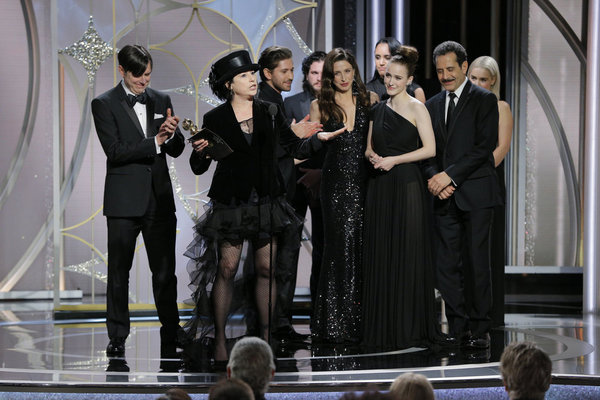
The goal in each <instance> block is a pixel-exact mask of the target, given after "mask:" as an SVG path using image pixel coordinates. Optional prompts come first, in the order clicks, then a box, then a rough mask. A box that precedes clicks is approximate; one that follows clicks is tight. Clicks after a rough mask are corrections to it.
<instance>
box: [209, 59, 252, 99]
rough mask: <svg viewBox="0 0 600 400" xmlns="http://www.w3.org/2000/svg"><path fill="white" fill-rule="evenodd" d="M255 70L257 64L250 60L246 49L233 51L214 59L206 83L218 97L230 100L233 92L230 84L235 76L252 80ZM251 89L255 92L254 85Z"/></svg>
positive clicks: (239, 78)
mask: <svg viewBox="0 0 600 400" xmlns="http://www.w3.org/2000/svg"><path fill="white" fill-rule="evenodd" d="M256 70H258V64H254V63H253V62H252V59H251V58H250V53H248V51H247V50H238V51H234V52H232V53H229V54H227V55H226V56H223V57H222V58H220V59H219V60H217V61H215V63H214V64H213V65H212V66H211V68H210V73H209V74H208V85H209V86H210V89H211V90H212V92H213V93H214V95H215V96H217V97H218V98H219V99H221V100H231V98H232V97H233V93H234V90H233V86H232V85H233V84H234V80H236V78H237V79H238V80H240V81H241V80H242V79H246V80H248V79H250V80H252V79H254V72H256ZM245 86H248V85H245ZM253 90H254V94H256V87H255V88H254V89H253ZM254 94H253V95H254Z"/></svg>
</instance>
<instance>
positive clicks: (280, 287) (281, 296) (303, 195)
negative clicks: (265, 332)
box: [276, 184, 324, 328]
mask: <svg viewBox="0 0 600 400" xmlns="http://www.w3.org/2000/svg"><path fill="white" fill-rule="evenodd" d="M291 204H292V207H294V210H295V211H296V213H297V214H298V216H300V217H301V218H302V219H304V218H305V217H306V212H307V210H308V209H309V208H310V215H311V227H312V232H311V242H312V247H313V249H312V259H311V261H312V264H311V271H310V296H311V301H312V304H313V305H314V304H315V301H314V297H315V296H316V293H317V285H318V282H319V275H320V273H321V261H322V259H323V242H324V237H323V213H322V211H321V202H320V201H319V200H318V199H316V200H314V199H313V200H312V201H311V196H310V194H309V193H308V190H307V189H306V187H305V186H304V185H302V184H298V185H297V186H296V190H295V194H294V198H293V199H292V201H291ZM301 237H302V231H300V232H298V237H297V239H296V240H299V241H300V239H301ZM290 240H293V239H290ZM299 257H300V247H298V248H297V250H296V251H295V253H294V254H293V256H292V258H291V259H290V258H289V257H285V256H284V257H282V261H283V260H284V259H288V260H291V262H290V263H289V265H285V264H286V263H285V262H283V265H282V264H279V265H278V267H281V268H283V269H284V271H285V272H284V271H282V272H284V273H282V274H281V281H278V282H277V293H278V296H277V304H278V306H277V309H276V328H281V327H284V326H290V325H291V323H292V306H293V300H294V292H295V289H296V281H297V276H298V259H299Z"/></svg>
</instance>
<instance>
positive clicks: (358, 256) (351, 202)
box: [311, 102, 369, 343]
mask: <svg viewBox="0 0 600 400" xmlns="http://www.w3.org/2000/svg"><path fill="white" fill-rule="evenodd" d="M357 103H358V102H357ZM340 127H342V123H340V122H336V121H332V120H329V121H327V122H326V123H325V124H324V126H323V130H324V131H326V132H332V131H334V130H337V129H339V128H340ZM368 128H369V117H368V109H367V108H366V107H364V106H362V105H360V104H358V105H357V106H356V116H355V120H354V130H352V131H346V132H344V133H342V134H341V135H340V136H338V137H337V138H335V139H333V140H332V141H330V142H328V143H327V149H326V150H327V153H326V155H325V161H324V163H323V172H322V174H323V175H322V181H321V207H322V210H323V223H324V237H325V242H324V250H323V262H322V267H321V274H320V277H319V283H318V291H317V296H316V302H315V303H316V304H315V307H314V311H313V318H312V324H311V331H312V335H313V340H316V341H324V342H332V343H357V342H359V341H360V315H361V311H360V285H361V283H360V282H361V281H360V269H361V262H362V228H363V206H364V197H365V177H366V162H365V149H366V138H367V133H368Z"/></svg>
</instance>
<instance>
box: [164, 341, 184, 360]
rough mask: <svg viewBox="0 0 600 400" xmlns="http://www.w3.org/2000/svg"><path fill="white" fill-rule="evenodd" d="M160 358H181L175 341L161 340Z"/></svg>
mask: <svg viewBox="0 0 600 400" xmlns="http://www.w3.org/2000/svg"><path fill="white" fill-rule="evenodd" d="M160 358H162V359H167V358H171V359H173V358H177V359H180V358H181V353H178V352H177V345H176V344H175V342H168V343H165V342H162V343H161V344H160Z"/></svg>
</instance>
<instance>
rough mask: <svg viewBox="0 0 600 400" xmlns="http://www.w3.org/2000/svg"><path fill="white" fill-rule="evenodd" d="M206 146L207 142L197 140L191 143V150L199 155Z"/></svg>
mask: <svg viewBox="0 0 600 400" xmlns="http://www.w3.org/2000/svg"><path fill="white" fill-rule="evenodd" d="M206 146H208V140H205V139H199V140H196V141H195V142H193V143H192V148H193V149H194V151H196V152H198V153H201V152H202V150H204V149H205V148H206Z"/></svg>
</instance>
